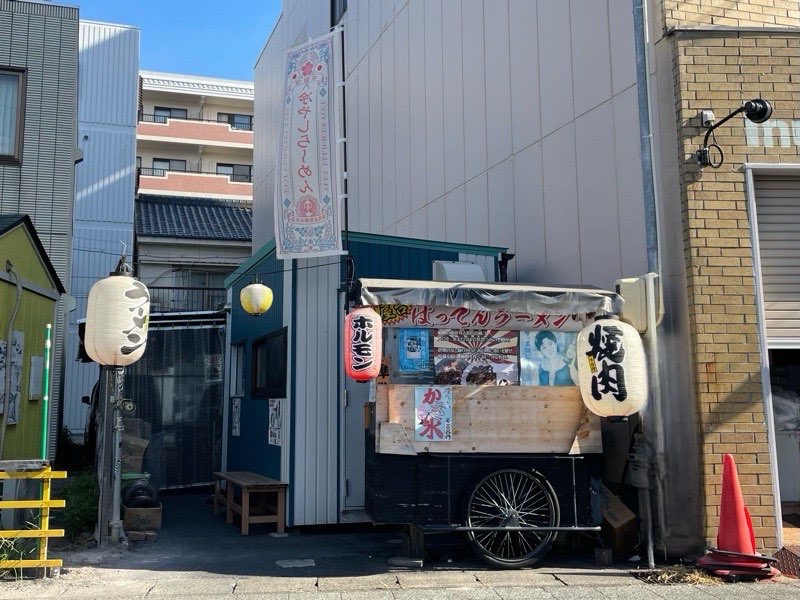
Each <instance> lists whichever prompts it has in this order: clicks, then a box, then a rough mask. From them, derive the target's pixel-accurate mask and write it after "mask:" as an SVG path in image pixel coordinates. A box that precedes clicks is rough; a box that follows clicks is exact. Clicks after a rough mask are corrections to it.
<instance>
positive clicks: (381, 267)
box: [348, 241, 458, 280]
mask: <svg viewBox="0 0 800 600" xmlns="http://www.w3.org/2000/svg"><path fill="white" fill-rule="evenodd" d="M348 249H349V250H350V253H351V254H352V255H353V257H354V258H355V261H356V262H355V266H356V277H357V278H358V277H380V278H383V279H423V280H426V279H432V278H433V261H435V260H458V252H446V251H442V250H427V249H422V248H409V247H407V246H396V245H386V244H380V243H374V242H361V241H351V242H350V243H349V244H348Z"/></svg>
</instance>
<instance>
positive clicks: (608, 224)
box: [575, 102, 622, 286]
mask: <svg viewBox="0 0 800 600" xmlns="http://www.w3.org/2000/svg"><path fill="white" fill-rule="evenodd" d="M613 115H614V113H613V110H612V107H611V103H610V102H606V103H605V104H603V105H601V106H599V107H598V108H595V109H594V110H591V111H589V112H588V113H586V114H585V115H583V116H581V117H579V118H578V119H576V120H575V147H576V154H577V174H578V205H579V211H580V214H579V221H580V240H581V249H582V252H581V273H582V274H583V278H582V281H584V282H585V283H589V284H594V285H597V286H606V285H608V284H609V283H610V282H613V281H615V280H616V279H619V277H621V275H622V273H621V270H620V258H619V257H620V219H619V213H618V208H617V182H616V165H615V162H616V161H615V157H614V154H613V153H611V152H608V151H607V149H606V148H603V146H602V145H600V144H597V143H594V140H602V139H613V138H614V118H613Z"/></svg>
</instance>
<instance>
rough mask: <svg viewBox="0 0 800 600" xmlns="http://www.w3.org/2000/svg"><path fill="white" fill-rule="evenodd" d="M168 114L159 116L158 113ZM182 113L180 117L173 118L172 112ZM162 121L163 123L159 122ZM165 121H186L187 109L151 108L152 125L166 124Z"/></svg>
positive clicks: (172, 107) (187, 116)
mask: <svg viewBox="0 0 800 600" xmlns="http://www.w3.org/2000/svg"><path fill="white" fill-rule="evenodd" d="M159 111H161V112H168V113H169V114H168V115H159V114H158V112H159ZM176 111H177V112H182V113H183V115H182V116H175V115H174V114H173V113H174V112H176ZM159 119H163V121H161V120H159ZM167 119H181V120H183V121H187V120H188V119H189V109H187V108H178V107H175V106H153V122H154V123H166V122H167Z"/></svg>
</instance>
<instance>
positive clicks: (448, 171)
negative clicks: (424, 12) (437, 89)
mask: <svg viewBox="0 0 800 600" xmlns="http://www.w3.org/2000/svg"><path fill="white" fill-rule="evenodd" d="M442 17H443V19H442V48H443V57H444V62H443V64H442V88H443V94H444V131H443V135H444V148H445V153H444V189H445V192H449V191H451V190H452V189H454V188H455V187H457V186H460V185H463V184H464V152H465V148H464V73H463V70H462V62H463V60H464V58H463V45H462V38H461V3H460V2H444V4H443V13H442Z"/></svg>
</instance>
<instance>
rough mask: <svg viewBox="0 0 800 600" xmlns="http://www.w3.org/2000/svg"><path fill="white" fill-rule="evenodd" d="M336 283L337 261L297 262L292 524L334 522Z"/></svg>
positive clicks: (336, 509) (336, 513)
mask: <svg viewBox="0 0 800 600" xmlns="http://www.w3.org/2000/svg"><path fill="white" fill-rule="evenodd" d="M331 262H334V264H330V263H331ZM339 282H340V270H339V264H338V261H334V260H333V259H332V258H322V259H313V260H298V261H297V272H296V276H295V303H294V311H295V317H294V323H295V327H296V329H295V335H294V336H292V337H293V340H294V341H295V350H294V356H293V358H294V361H295V365H296V366H295V369H294V372H295V390H294V397H293V401H292V408H293V423H294V431H293V433H294V444H293V450H294V453H293V457H292V462H293V463H294V479H293V481H292V485H293V487H294V492H293V494H292V500H293V511H292V522H293V524H294V525H317V524H324V523H336V522H338V520H339V502H338V489H339V469H338V465H339V461H338V459H339V368H340V366H339V365H340V363H339V360H338V356H339V329H338V327H339V322H340V321H341V319H342V315H341V314H339V310H338V299H337V290H338V288H339Z"/></svg>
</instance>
